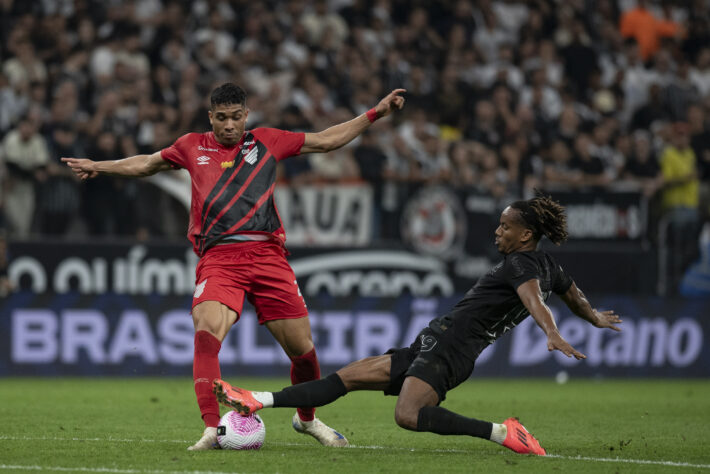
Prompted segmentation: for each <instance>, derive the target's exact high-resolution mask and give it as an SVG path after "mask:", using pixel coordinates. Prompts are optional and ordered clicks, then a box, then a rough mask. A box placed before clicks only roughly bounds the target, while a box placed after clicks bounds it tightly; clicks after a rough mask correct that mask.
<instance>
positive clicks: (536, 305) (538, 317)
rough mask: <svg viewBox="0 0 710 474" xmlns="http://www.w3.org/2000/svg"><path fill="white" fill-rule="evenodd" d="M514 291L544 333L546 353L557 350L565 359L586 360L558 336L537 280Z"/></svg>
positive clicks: (558, 332)
mask: <svg viewBox="0 0 710 474" xmlns="http://www.w3.org/2000/svg"><path fill="white" fill-rule="evenodd" d="M516 291H517V293H518V296H519V297H520V301H522V302H523V304H524V305H525V307H526V308H527V309H528V311H530V315H531V316H532V317H533V319H534V320H535V322H536V323H537V325H538V326H540V328H541V329H542V330H543V331H544V332H545V335H546V336H547V350H548V351H554V350H557V351H560V352H562V353H563V354H564V355H566V356H567V357H574V358H575V359H577V360H579V359H586V358H587V356H585V355H584V354H582V353H581V352H579V351H578V350H577V349H575V348H574V347H572V345H571V344H570V343H569V342H567V341H565V339H564V338H563V337H562V335H561V334H560V331H559V330H558V329H557V324H555V318H554V317H553V316H552V312H551V311H550V308H549V307H548V306H547V305H546V304H545V300H544V299H543V297H542V290H541V289H540V282H539V281H537V279H532V280H528V281H526V282H525V283H523V284H522V285H520V286H519V287H518V289H517V290H516Z"/></svg>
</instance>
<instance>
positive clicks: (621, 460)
mask: <svg viewBox="0 0 710 474" xmlns="http://www.w3.org/2000/svg"><path fill="white" fill-rule="evenodd" d="M3 440H7V441H82V442H86V441H97V442H107V441H108V442H113V443H180V444H190V443H191V441H187V440H181V439H125V438H62V437H51V436H2V435H0V441H3ZM269 444H270V445H274V446H313V444H311V443H282V442H273V441H270V442H269ZM347 449H371V450H391V451H409V452H432V453H462V454H468V453H470V452H471V451H469V450H464V449H417V448H402V447H399V446H359V445H352V444H351V445H349V446H348V447H347ZM545 457H546V458H548V459H565V460H569V461H587V462H606V463H625V464H645V465H654V466H672V467H691V468H699V469H710V464H692V463H687V462H678V461H655V460H650V459H624V458H618V457H617V458H595V457H587V456H563V455H560V454H548V455H547V456H545ZM0 469H10V468H9V467H6V466H5V465H2V464H0ZM25 469H26V470H42V469H45V470H59V471H62V470H71V469H69V468H56V469H55V468H49V467H42V466H27V467H26V468H25ZM72 469H73V468H72ZM85 469H86V470H88V471H90V472H115V473H128V474H130V473H135V472H146V473H147V472H155V473H167V472H175V471H135V470H130V469H128V470H121V469H109V470H106V469H104V468H97V469H93V468H85ZM191 472H192V471H191ZM194 472H195V474H197V473H198V471H194Z"/></svg>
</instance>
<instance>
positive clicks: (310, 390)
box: [273, 374, 348, 407]
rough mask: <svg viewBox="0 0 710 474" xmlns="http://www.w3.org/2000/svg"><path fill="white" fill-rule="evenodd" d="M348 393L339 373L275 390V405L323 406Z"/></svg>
mask: <svg viewBox="0 0 710 474" xmlns="http://www.w3.org/2000/svg"><path fill="white" fill-rule="evenodd" d="M346 393H348V391H347V389H346V388H345V385H344V384H343V381H342V380H341V379H340V376H339V375H338V374H330V375H329V376H327V377H326V378H324V379H319V380H311V381H310V382H303V383H299V384H296V385H291V386H290V387H286V388H284V389H283V390H281V391H280V392H274V393H273V395H274V407H322V406H323V405H327V404H328V403H330V402H333V401H335V400H337V399H338V398H340V397H342V396H343V395H345V394H346Z"/></svg>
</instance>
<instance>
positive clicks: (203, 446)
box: [187, 426, 219, 451]
mask: <svg viewBox="0 0 710 474" xmlns="http://www.w3.org/2000/svg"><path fill="white" fill-rule="evenodd" d="M208 449H219V445H218V444H217V428H215V427H214V426H208V427H207V428H205V431H204V432H203V433H202V438H200V440H199V441H198V442H197V443H195V444H193V445H192V446H190V447H189V448H187V450H188V451H207V450H208Z"/></svg>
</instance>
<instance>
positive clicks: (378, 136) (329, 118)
mask: <svg viewBox="0 0 710 474" xmlns="http://www.w3.org/2000/svg"><path fill="white" fill-rule="evenodd" d="M0 23H1V26H0V37H1V41H0V178H1V179H0V183H1V184H0V203H1V204H0V214H1V215H2V217H1V218H0V219H2V222H3V223H2V227H3V228H4V229H6V231H7V232H8V235H10V236H13V237H20V238H22V237H26V236H31V235H37V234H41V235H58V236H64V235H87V234H90V235H132V236H136V237H139V238H147V237H151V236H159V237H160V236H168V237H171V236H175V237H177V236H182V235H183V234H184V229H185V228H186V220H187V213H186V212H185V209H184V206H182V205H180V204H179V203H178V202H177V201H176V200H175V199H173V198H171V197H170V195H169V194H167V193H165V192H163V191H161V189H160V188H159V187H156V186H153V185H152V184H149V183H146V182H140V181H124V180H120V179H113V178H110V177H102V178H99V179H96V180H91V181H89V182H86V183H81V184H80V183H79V182H77V181H76V180H75V179H74V178H73V177H72V176H71V173H70V172H69V170H68V169H67V168H66V167H64V166H62V165H61V164H60V161H59V159H60V157H62V156H74V157H83V156H89V157H92V158H93V159H100V160H103V159H117V158H121V157H124V156H131V155H135V154H137V153H146V152H153V151H156V150H159V149H161V148H163V147H166V146H168V145H170V144H171V143H172V142H173V141H174V140H175V139H176V138H177V137H179V136H180V135H182V134H184V133H187V132H190V131H195V132H201V131H206V130H209V128H210V124H209V121H208V118H207V110H208V106H209V103H208V95H209V91H210V90H211V89H212V88H213V87H214V86H216V85H219V84H220V83H223V82H226V81H231V82H235V83H237V84H240V85H242V86H243V87H244V88H245V89H246V90H247V92H248V93H249V98H248V106H249V107H250V109H251V113H250V116H249V119H250V122H249V126H250V127H256V126H271V127H278V128H284V129H288V130H294V131H298V130H302V131H317V130H322V129H324V128H326V127H328V126H330V125H331V124H333V123H337V122H340V121H342V120H345V119H348V118H350V117H352V116H353V115H354V114H360V113H363V112H365V111H367V110H368V109H369V108H370V107H372V106H373V105H374V104H375V103H376V102H377V100H378V98H379V97H381V96H382V95H383V94H384V93H386V91H389V90H391V89H393V88H396V87H404V88H406V89H407V91H408V92H407V94H406V97H407V106H406V107H405V110H404V111H403V113H402V114H400V115H399V116H397V117H394V119H392V120H390V119H388V120H383V121H381V122H378V123H377V126H376V127H373V129H371V131H369V132H368V133H367V134H366V135H364V136H363V137H362V138H361V139H359V140H357V141H356V142H354V143H353V144H351V145H350V146H348V147H346V148H344V149H342V150H338V151H337V152H334V153H331V154H330V155H312V156H308V157H305V158H304V159H292V160H285V161H284V162H283V163H282V165H281V166H282V168H281V170H280V172H281V178H280V179H281V181H282V182H284V183H289V184H291V185H294V186H298V185H303V184H311V183H333V182H336V183H337V182H343V181H354V180H365V181H367V182H369V183H371V184H372V185H373V187H374V188H375V192H376V194H375V195H376V196H377V202H378V205H380V206H383V207H386V206H397V205H398V204H397V202H398V200H397V199H385V198H383V196H384V195H385V193H384V190H385V189H390V190H391V189H395V190H396V191H397V192H396V193H395V195H397V196H400V197H402V196H406V195H407V194H408V193H411V192H412V190H413V189H416V188H417V187H419V186H421V185H422V184H429V183H442V184H445V185H446V186H449V187H452V188H456V189H461V190H464V191H468V190H470V192H472V193H473V192H475V193H483V194H486V195H491V196H494V197H496V198H498V199H500V200H501V202H505V201H510V200H511V199H512V198H516V197H524V198H529V197H531V196H532V192H533V191H532V190H533V188H535V187H542V188H544V189H546V190H555V189H575V190H576V189H583V188H587V189H592V190H597V191H600V192H602V191H604V190H614V189H626V190H628V189H635V190H639V191H641V192H643V193H644V195H646V196H648V197H649V198H653V199H654V201H653V202H657V205H658V209H659V212H662V213H664V214H667V215H669V216H670V218H671V219H672V220H673V221H674V222H678V223H679V226H680V227H679V228H683V226H686V225H687V226H689V227H687V228H691V229H692V228H694V229H697V228H698V225H699V224H700V222H701V221H702V219H704V218H707V208H708V200H709V198H708V195H709V194H710V192H709V190H710V184H709V183H710V127H709V124H710V8H708V3H707V2H706V1H704V0H694V1H687V2H686V1H670V0H664V1H662V2H651V1H648V2H645V1H636V0H619V1H612V0H599V1H596V2H590V1H584V0H570V1H566V0H565V1H562V0H530V1H514V0H480V1H475V2H474V1H472V0H438V1H410V0H284V1H262V2H254V1H247V0H233V1H226V0H196V1H182V2H179V1H167V0H132V1H121V0H112V1H98V0H41V1H35V2H25V1H21V0H0ZM390 194H391V193H390ZM399 201H401V199H400V200H399ZM109 202H110V203H111V208H112V212H110V213H109V212H106V209H105V207H104V206H105V205H106V203H109ZM146 202H150V203H151V205H150V206H146V205H145V203H146ZM156 216H160V217H159V218H156Z"/></svg>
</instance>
